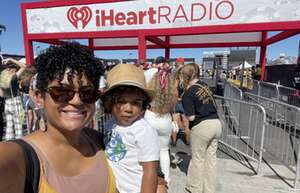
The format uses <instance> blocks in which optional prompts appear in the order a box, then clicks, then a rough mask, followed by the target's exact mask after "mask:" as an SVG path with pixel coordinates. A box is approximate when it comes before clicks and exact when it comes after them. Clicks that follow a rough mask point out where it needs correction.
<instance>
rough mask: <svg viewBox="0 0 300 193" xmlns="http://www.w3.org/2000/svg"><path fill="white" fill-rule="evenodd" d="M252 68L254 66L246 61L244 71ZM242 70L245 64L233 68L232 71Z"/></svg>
mask: <svg viewBox="0 0 300 193" xmlns="http://www.w3.org/2000/svg"><path fill="white" fill-rule="evenodd" d="M251 67H252V65H251V64H249V63H248V62H247V61H246V60H245V66H244V69H246V68H251ZM242 68H243V63H241V64H240V65H238V66H235V67H233V68H232V69H242Z"/></svg>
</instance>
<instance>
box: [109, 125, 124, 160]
mask: <svg viewBox="0 0 300 193" xmlns="http://www.w3.org/2000/svg"><path fill="white" fill-rule="evenodd" d="M105 152H106V155H107V157H108V159H109V160H111V161H114V162H118V161H120V160H122V159H123V158H124V157H125V155H126V152H127V150H126V146H125V144H124V143H123V140H122V137H121V135H120V134H119V133H118V132H117V131H115V130H114V129H113V130H112V133H111V138H110V141H109V142H108V144H107V146H106V150H105Z"/></svg>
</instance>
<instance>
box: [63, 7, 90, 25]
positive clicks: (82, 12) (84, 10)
mask: <svg viewBox="0 0 300 193" xmlns="http://www.w3.org/2000/svg"><path fill="white" fill-rule="evenodd" d="M67 14H68V15H67V16H68V20H69V21H70V22H71V23H72V25H73V26H74V27H75V28H76V29H78V22H79V21H80V22H81V24H82V29H84V28H85V27H86V26H87V24H88V23H89V21H90V20H91V19H92V10H91V9H90V8H89V7H86V6H84V7H81V8H80V9H78V8H76V7H71V8H70V9H69V10H68V13H67Z"/></svg>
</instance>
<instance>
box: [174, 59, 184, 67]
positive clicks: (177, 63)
mask: <svg viewBox="0 0 300 193" xmlns="http://www.w3.org/2000/svg"><path fill="white" fill-rule="evenodd" d="M183 65H184V58H181V57H179V58H177V59H176V61H175V69H179V68H181V67H182V66H183Z"/></svg>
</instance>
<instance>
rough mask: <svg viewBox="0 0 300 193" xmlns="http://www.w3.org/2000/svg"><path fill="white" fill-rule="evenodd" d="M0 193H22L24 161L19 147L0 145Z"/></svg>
mask: <svg viewBox="0 0 300 193" xmlns="http://www.w3.org/2000/svg"><path fill="white" fill-rule="evenodd" d="M0 155H1V156H0V192H5V193H23V192H24V184H25V173H26V169H25V160H24V156H23V152H22V149H21V148H20V147H19V145H17V144H14V143H11V142H1V143H0Z"/></svg>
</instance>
